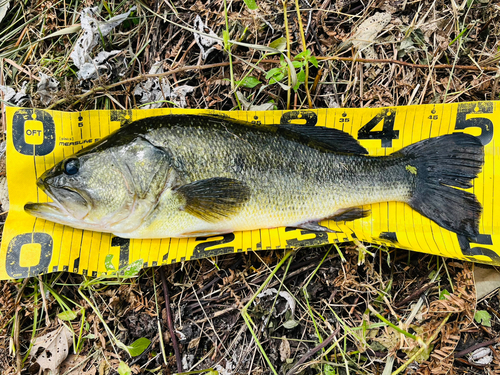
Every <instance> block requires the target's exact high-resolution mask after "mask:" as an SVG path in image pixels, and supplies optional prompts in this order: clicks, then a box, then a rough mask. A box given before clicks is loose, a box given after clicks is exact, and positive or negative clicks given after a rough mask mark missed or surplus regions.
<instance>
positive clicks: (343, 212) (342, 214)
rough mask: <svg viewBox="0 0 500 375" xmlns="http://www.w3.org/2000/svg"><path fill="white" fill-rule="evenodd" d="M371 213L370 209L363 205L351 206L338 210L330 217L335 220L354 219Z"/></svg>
mask: <svg viewBox="0 0 500 375" xmlns="http://www.w3.org/2000/svg"><path fill="white" fill-rule="evenodd" d="M370 213H371V211H370V210H364V209H363V208H362V207H349V208H343V209H340V210H338V211H337V212H335V214H334V215H333V216H332V217H329V218H328V219H330V220H333V221H353V220H357V219H362V218H364V217H367V216H370Z"/></svg>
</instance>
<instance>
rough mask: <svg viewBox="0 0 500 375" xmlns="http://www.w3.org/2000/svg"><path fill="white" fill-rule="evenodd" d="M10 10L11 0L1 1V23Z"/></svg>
mask: <svg viewBox="0 0 500 375" xmlns="http://www.w3.org/2000/svg"><path fill="white" fill-rule="evenodd" d="M9 8H10V1H9V0H0V22H2V20H3V18H4V17H5V15H6V14H7V11H8V10H9Z"/></svg>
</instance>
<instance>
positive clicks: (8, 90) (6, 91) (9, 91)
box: [0, 85, 16, 102]
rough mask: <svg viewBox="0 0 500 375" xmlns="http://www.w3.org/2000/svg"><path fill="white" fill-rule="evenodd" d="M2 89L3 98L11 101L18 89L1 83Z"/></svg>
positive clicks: (0, 87)
mask: <svg viewBox="0 0 500 375" xmlns="http://www.w3.org/2000/svg"><path fill="white" fill-rule="evenodd" d="M0 91H2V92H3V95H4V97H3V100H5V101H6V102H10V100H11V99H12V98H13V97H14V96H15V95H16V90H14V89H13V88H12V87H10V86H3V85H0Z"/></svg>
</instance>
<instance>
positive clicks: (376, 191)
mask: <svg viewBox="0 0 500 375" xmlns="http://www.w3.org/2000/svg"><path fill="white" fill-rule="evenodd" d="M255 130H256V131H253V132H252V131H248V129H245V128H238V127H231V128H228V127H227V126H224V125H223V124H221V123H220V122H219V121H211V122H207V121H202V119H198V118H193V119H192V120H190V123H189V124H183V126H175V124H173V126H170V127H161V128H154V129H153V130H151V131H150V132H149V133H147V135H146V139H148V141H150V142H151V143H152V144H153V145H155V146H158V147H163V148H168V149H169V150H170V153H171V154H172V155H173V165H174V166H175V168H176V169H177V170H178V172H179V174H180V175H183V176H184V177H185V182H186V183H190V182H193V181H198V180H204V179H209V178H213V177H226V178H232V179H236V180H241V181H244V182H245V183H246V184H247V185H248V186H249V187H250V190H251V194H250V199H249V200H248V201H247V202H246V203H245V204H244V206H243V207H242V208H241V211H240V213H239V214H238V215H236V216H234V217H232V218H230V219H228V220H224V221H221V222H220V223H218V224H217V229H216V230H220V231H223V232H224V231H232V230H248V229H254V228H258V227H264V228H271V227H276V226H280V225H288V226H295V225H298V224H300V223H302V222H304V221H317V220H322V219H325V218H328V217H329V216H331V215H333V214H334V213H335V212H336V211H337V210H339V209H342V208H349V207H353V206H359V205H363V204H369V203H373V202H380V201H387V200H399V201H405V200H407V199H408V197H409V196H410V192H411V190H412V187H413V184H414V182H413V180H414V178H413V177H414V176H413V175H411V174H409V173H407V172H405V169H404V166H402V165H401V161H400V160H399V159H395V158H390V157H387V158H370V157H366V156H353V155H341V154H332V153H329V152H325V151H323V150H318V149H315V148H312V147H309V146H307V145H306V144H304V143H303V142H299V141H296V140H290V139H287V138H285V137H283V136H280V135H276V134H274V133H273V132H271V131H264V132H262V131H258V129H255ZM161 211H162V207H161V206H160V207H158V208H157V215H155V216H154V219H153V217H152V218H151V220H149V221H148V222H147V223H146V224H145V225H144V226H143V228H144V230H148V229H147V228H150V227H151V225H155V224H154V223H153V221H156V220H161V219H159V218H160V217H161ZM180 215H182V214H180ZM183 216H186V217H185V218H183V220H182V223H183V227H192V226H196V225H200V226H202V225H203V224H204V223H198V224H196V223H195V222H196V220H195V218H192V220H193V221H192V223H191V224H189V225H187V223H185V222H184V220H188V219H189V216H187V215H183ZM171 222H172V220H171V219H170V220H164V222H159V223H156V225H158V226H159V229H158V230H159V231H160V232H162V233H164V231H166V230H167V227H168V226H171ZM156 225H155V228H158V227H157V226H156ZM140 230H142V229H140ZM179 230H182V229H181V228H179ZM206 230H207V231H208V230H209V229H208V228H207V229H206ZM197 231H198V232H200V233H205V232H203V229H202V228H201V227H200V228H198V229H197ZM186 233H189V232H186ZM177 234H179V233H177Z"/></svg>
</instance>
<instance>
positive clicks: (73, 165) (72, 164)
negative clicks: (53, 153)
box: [64, 159, 80, 175]
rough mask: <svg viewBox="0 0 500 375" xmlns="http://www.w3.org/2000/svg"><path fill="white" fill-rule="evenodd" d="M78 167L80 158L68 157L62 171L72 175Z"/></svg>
mask: <svg viewBox="0 0 500 375" xmlns="http://www.w3.org/2000/svg"><path fill="white" fill-rule="evenodd" d="M79 169H80V160H78V159H68V160H66V162H65V163H64V173H66V174H67V175H74V174H76V173H77V172H78V170H79Z"/></svg>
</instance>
